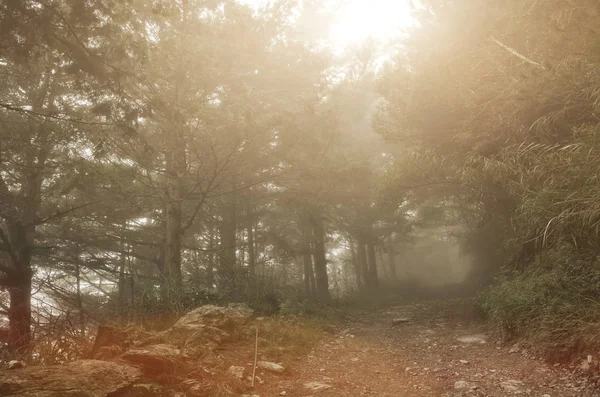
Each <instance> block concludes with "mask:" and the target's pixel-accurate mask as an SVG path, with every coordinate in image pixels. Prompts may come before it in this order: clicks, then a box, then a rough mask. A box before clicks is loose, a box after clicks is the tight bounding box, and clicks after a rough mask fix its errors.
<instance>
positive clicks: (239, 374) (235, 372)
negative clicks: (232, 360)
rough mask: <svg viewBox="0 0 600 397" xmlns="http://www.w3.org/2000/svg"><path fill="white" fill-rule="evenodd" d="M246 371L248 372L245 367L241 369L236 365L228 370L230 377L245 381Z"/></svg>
mask: <svg viewBox="0 0 600 397" xmlns="http://www.w3.org/2000/svg"><path fill="white" fill-rule="evenodd" d="M245 370H246V368H244V367H239V366H236V365H232V366H231V367H229V369H228V370H227V373H228V374H229V375H231V376H233V377H234V378H237V379H243V378H244V371H245Z"/></svg>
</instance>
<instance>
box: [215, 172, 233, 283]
mask: <svg viewBox="0 0 600 397" xmlns="http://www.w3.org/2000/svg"><path fill="white" fill-rule="evenodd" d="M235 187H236V184H235V181H234V182H232V183H231V192H230V193H228V194H226V195H225V203H224V205H223V208H222V211H221V227H220V234H221V236H220V240H221V246H220V250H219V277H220V281H221V283H222V284H223V287H224V288H225V289H226V290H228V292H230V293H233V292H235V291H236V280H235V262H236V255H235V251H236V227H237V194H236V192H235Z"/></svg>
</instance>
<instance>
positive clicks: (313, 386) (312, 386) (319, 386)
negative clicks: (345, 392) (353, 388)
mask: <svg viewBox="0 0 600 397" xmlns="http://www.w3.org/2000/svg"><path fill="white" fill-rule="evenodd" d="M304 387H305V388H307V389H308V390H310V391H312V392H315V393H318V392H320V391H323V390H327V389H331V388H332V387H333V386H331V385H328V384H327V383H321V382H308V383H305V384H304Z"/></svg>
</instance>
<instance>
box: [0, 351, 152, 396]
mask: <svg viewBox="0 0 600 397" xmlns="http://www.w3.org/2000/svg"><path fill="white" fill-rule="evenodd" d="M141 376H142V374H141V372H140V370H139V369H137V368H134V367H132V366H128V365H124V364H118V363H114V362H107V361H99V360H80V361H74V362H72V363H69V364H66V365H53V366H37V367H26V368H21V369H15V370H12V371H0V396H4V397H108V396H110V397H113V396H115V397H116V396H128V395H129V392H130V391H131V390H132V389H133V386H134V385H135V384H136V382H138V381H139V380H140V378H141Z"/></svg>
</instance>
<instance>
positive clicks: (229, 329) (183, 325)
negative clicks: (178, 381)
mask: <svg viewBox="0 0 600 397" xmlns="http://www.w3.org/2000/svg"><path fill="white" fill-rule="evenodd" d="M252 315H253V311H252V309H250V308H249V307H248V306H246V305H242V304H230V305H229V306H226V307H225V306H215V305H205V306H201V307H199V308H197V309H194V310H192V311H191V312H189V313H187V314H185V315H184V316H183V317H181V318H180V319H179V320H178V321H177V322H176V323H175V324H174V325H173V327H171V329H170V330H169V331H168V339H169V341H171V343H174V344H176V345H177V346H179V347H180V348H181V349H182V353H183V354H185V355H186V356H189V357H191V358H200V357H202V356H204V355H205V354H207V353H209V352H210V351H212V350H214V349H215V348H217V347H219V346H220V345H222V344H224V343H225V342H228V341H231V339H232V337H233V334H234V332H235V331H236V330H237V329H239V328H240V327H241V326H243V325H244V324H246V323H247V322H248V320H249V319H250V317H251V316H252Z"/></svg>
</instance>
